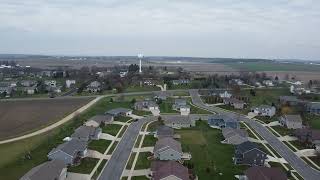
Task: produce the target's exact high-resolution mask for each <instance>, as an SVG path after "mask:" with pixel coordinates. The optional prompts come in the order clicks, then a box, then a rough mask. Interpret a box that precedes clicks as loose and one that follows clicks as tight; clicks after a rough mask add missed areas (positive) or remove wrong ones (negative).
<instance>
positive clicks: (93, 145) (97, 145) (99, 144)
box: [88, 139, 111, 154]
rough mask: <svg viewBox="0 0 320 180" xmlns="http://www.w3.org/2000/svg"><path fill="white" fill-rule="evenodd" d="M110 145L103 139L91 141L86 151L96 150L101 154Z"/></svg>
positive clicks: (109, 142)
mask: <svg viewBox="0 0 320 180" xmlns="http://www.w3.org/2000/svg"><path fill="white" fill-rule="evenodd" d="M110 144H111V141H109V140H105V139H100V140H93V141H91V142H90V143H89V145H88V149H91V150H96V151H98V152H100V153H102V154H103V153H104V152H105V151H106V149H107V148H108V147H109V145H110Z"/></svg>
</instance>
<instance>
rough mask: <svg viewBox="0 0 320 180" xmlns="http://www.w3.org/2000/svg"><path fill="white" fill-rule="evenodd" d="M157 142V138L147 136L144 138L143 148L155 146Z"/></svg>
mask: <svg viewBox="0 0 320 180" xmlns="http://www.w3.org/2000/svg"><path fill="white" fill-rule="evenodd" d="M156 142H157V138H155V137H154V136H153V135H146V136H144V140H143V144H142V147H150V146H154V145H155V144H156Z"/></svg>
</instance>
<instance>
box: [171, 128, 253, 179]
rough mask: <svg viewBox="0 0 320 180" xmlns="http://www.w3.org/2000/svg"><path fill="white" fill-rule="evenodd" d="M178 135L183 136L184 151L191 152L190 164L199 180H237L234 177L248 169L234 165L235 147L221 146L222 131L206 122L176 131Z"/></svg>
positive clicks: (181, 140)
mask: <svg viewBox="0 0 320 180" xmlns="http://www.w3.org/2000/svg"><path fill="white" fill-rule="evenodd" d="M176 133H178V134H181V139H180V142H181V143H182V148H183V151H184V152H191V154H192V159H191V161H190V162H189V163H191V164H193V165H194V170H195V173H196V175H197V176H198V177H199V179H203V180H211V179H219V180H230V179H235V178H234V175H237V174H243V170H244V169H246V168H247V167H245V166H235V165H234V164H233V162H232V156H233V154H234V147H233V146H232V145H227V144H221V143H220V141H221V140H222V134H221V132H220V130H216V129H212V128H210V127H209V126H208V125H207V124H206V123H205V122H197V126H196V127H194V128H190V129H181V130H176ZM219 173H222V175H219Z"/></svg>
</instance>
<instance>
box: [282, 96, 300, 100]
mask: <svg viewBox="0 0 320 180" xmlns="http://www.w3.org/2000/svg"><path fill="white" fill-rule="evenodd" d="M279 99H280V100H282V101H299V99H298V98H297V97H296V96H280V97H279Z"/></svg>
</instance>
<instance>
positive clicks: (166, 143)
mask: <svg viewBox="0 0 320 180" xmlns="http://www.w3.org/2000/svg"><path fill="white" fill-rule="evenodd" d="M153 154H154V157H155V158H156V159H159V160H174V161H179V160H181V157H182V154H183V153H182V149H181V143H180V142H178V141H176V140H174V139H173V138H171V137H165V138H160V139H158V141H157V142H156V145H155V146H154V149H153Z"/></svg>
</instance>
